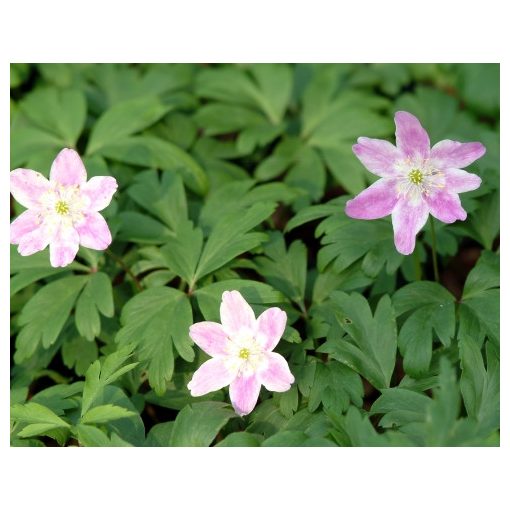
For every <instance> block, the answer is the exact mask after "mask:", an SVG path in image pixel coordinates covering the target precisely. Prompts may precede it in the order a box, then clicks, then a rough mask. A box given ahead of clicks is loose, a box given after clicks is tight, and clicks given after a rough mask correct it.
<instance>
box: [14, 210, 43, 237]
mask: <svg viewBox="0 0 510 510" xmlns="http://www.w3.org/2000/svg"><path fill="white" fill-rule="evenodd" d="M40 225H41V221H40V218H39V214H38V213H36V212H34V211H30V210H29V211H25V212H23V213H21V214H20V215H19V216H18V217H17V218H16V219H15V220H14V221H13V222H12V223H11V244H18V243H19V242H20V241H21V239H22V237H23V236H25V235H27V234H29V233H30V232H33V231H34V230H37V229H38V228H39V227H40Z"/></svg>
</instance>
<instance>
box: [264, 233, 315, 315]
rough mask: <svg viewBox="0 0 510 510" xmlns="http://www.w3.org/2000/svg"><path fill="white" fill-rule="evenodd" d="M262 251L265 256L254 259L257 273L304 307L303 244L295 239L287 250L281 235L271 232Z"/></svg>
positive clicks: (304, 249)
mask: <svg viewBox="0 0 510 510" xmlns="http://www.w3.org/2000/svg"><path fill="white" fill-rule="evenodd" d="M264 253H265V255H266V256H265V257H257V258H256V259H255V262H256V264H257V266H258V271H259V273H260V274H261V275H262V276H263V277H264V278H265V279H266V280H267V282H268V283H269V284H270V285H272V286H273V287H274V288H276V289H278V290H280V291H282V292H283V293H284V294H285V295H286V296H287V297H288V298H289V299H291V300H292V301H294V302H296V303H298V304H299V305H300V306H301V308H302V309H304V298H305V286H306V267H307V251H306V247H305V245H304V244H303V243H302V242H301V241H299V240H297V241H294V242H293V243H292V244H291V245H290V246H289V249H288V250H287V249H286V247H285V241H284V238H283V235H282V234H281V233H279V232H272V233H271V234H270V237H269V241H268V242H267V243H266V244H265V245H264Z"/></svg>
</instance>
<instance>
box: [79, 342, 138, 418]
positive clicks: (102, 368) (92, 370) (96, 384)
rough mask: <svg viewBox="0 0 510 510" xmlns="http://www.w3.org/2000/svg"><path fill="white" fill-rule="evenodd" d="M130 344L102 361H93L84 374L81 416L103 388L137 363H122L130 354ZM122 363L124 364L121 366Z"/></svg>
mask: <svg viewBox="0 0 510 510" xmlns="http://www.w3.org/2000/svg"><path fill="white" fill-rule="evenodd" d="M132 352H133V347H132V346H131V345H129V346H126V347H123V348H120V349H118V350H117V351H115V352H113V353H112V354H110V355H108V356H107V357H106V358H105V359H104V360H103V361H102V362H101V361H99V360H96V361H94V363H92V365H90V367H89V369H88V370H87V373H86V374H85V385H84V387H83V398H82V404H81V416H84V415H85V414H86V413H87V411H88V410H89V409H90V408H91V406H92V404H93V403H94V402H95V401H96V400H97V399H98V398H100V397H101V393H102V391H103V389H104V388H105V387H106V386H107V385H108V384H111V383H112V382H114V381H115V380H116V379H118V378H119V377H120V376H121V375H123V374H125V373H126V372H129V371H130V370H132V369H133V368H134V367H136V366H137V365H138V363H130V364H128V365H124V363H125V362H126V360H127V359H128V358H129V357H130V356H131V355H132ZM122 365H124V366H122Z"/></svg>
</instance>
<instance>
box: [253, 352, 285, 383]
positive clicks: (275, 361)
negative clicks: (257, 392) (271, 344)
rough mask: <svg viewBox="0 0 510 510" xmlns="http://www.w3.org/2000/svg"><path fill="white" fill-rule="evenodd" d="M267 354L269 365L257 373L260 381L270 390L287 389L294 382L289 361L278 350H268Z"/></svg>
mask: <svg viewBox="0 0 510 510" xmlns="http://www.w3.org/2000/svg"><path fill="white" fill-rule="evenodd" d="M266 356H267V361H268V365H267V367H266V368H265V369H264V370H263V371H261V372H259V373H258V374H257V377H258V379H259V381H260V382H261V383H262V384H263V385H264V386H265V387H266V388H267V389H268V390H269V391H287V390H288V389H290V385H291V384H292V383H293V382H294V376H293V375H292V374H291V373H290V370H289V365H288V363H287V361H285V358H284V357H283V356H280V355H279V354H278V353H276V352H268V353H267V355H266Z"/></svg>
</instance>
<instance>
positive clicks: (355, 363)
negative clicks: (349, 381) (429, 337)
mask: <svg viewBox="0 0 510 510" xmlns="http://www.w3.org/2000/svg"><path fill="white" fill-rule="evenodd" d="M331 305H332V308H331V314H332V318H331V319H330V320H332V321H333V323H332V325H333V327H332V328H331V330H330V332H329V334H328V340H327V342H326V343H325V344H324V345H322V346H321V347H320V349H319V350H320V352H327V353H329V354H330V355H331V357H332V358H334V359H336V360H338V361H340V362H341V363H344V364H345V365H347V366H348V367H350V368H352V369H353V370H355V371H356V372H358V373H359V374H360V375H362V376H363V377H365V378H366V379H367V380H368V381H369V382H370V383H371V384H372V385H373V386H375V387H376V388H377V389H383V388H388V387H389V386H390V381H391V375H392V374H393V369H394V368H395V355H396V350H397V328H396V324H395V316H394V315H395V314H394V311H393V307H392V305H391V300H390V298H389V296H383V297H382V298H381V299H380V301H379V303H378V305H377V308H376V311H375V314H374V315H373V316H372V312H371V310H370V306H369V304H368V302H367V300H366V299H365V298H364V297H363V296H361V295H360V294H356V293H353V294H351V295H349V294H346V293H344V292H338V291H335V292H333V293H332V295H331ZM343 332H345V333H346V336H343V335H342V333H343Z"/></svg>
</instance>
